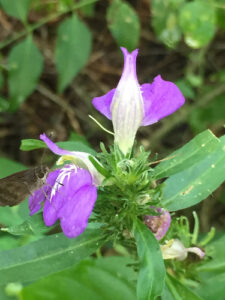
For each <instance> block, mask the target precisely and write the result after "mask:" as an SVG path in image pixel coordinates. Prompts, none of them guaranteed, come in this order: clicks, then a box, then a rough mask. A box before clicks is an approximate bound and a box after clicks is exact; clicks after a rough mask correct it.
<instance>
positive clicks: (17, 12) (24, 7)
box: [0, 0, 31, 22]
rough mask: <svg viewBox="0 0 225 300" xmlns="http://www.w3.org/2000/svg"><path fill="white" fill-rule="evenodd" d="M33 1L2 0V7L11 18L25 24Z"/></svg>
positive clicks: (0, 3) (0, 1) (0, 4)
mask: <svg viewBox="0 0 225 300" xmlns="http://www.w3.org/2000/svg"><path fill="white" fill-rule="evenodd" d="M30 2H31V0H0V6H2V8H3V10H4V11H5V12H6V13H7V14H8V15H10V16H12V17H15V18H17V19H20V20H21V21H23V22H25V21H26V18H27V13H28V10H29V7H30Z"/></svg>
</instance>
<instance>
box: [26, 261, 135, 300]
mask: <svg viewBox="0 0 225 300" xmlns="http://www.w3.org/2000/svg"><path fill="white" fill-rule="evenodd" d="M131 263H133V261H132V260H131V259H128V258H123V257H108V258H100V259H95V260H94V259H90V260H86V261H82V262H81V263H79V264H78V265H77V266H75V267H74V268H71V269H69V270H66V271H63V272H60V273H57V274H55V275H52V276H49V277H47V278H43V279H41V280H40V281H39V282H36V283H34V284H31V285H29V286H27V287H25V288H24V290H23V292H22V298H23V300H40V299H50V298H51V299H54V300H61V299H64V300H71V299H75V298H76V299H91V300H99V299H104V300H115V299H116V300H124V299H129V300H135V299H136V297H135V284H134V283H133V282H132V280H134V279H135V278H136V276H135V275H136V274H135V272H134V271H133V269H132V268H131V267H128V266H127V265H128V264H131ZM74 295H76V296H75V298H74Z"/></svg>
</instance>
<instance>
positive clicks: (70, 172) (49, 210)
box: [43, 165, 97, 237]
mask: <svg viewBox="0 0 225 300" xmlns="http://www.w3.org/2000/svg"><path fill="white" fill-rule="evenodd" d="M84 186H88V187H90V188H92V177H91V175H90V173H89V172H88V171H87V170H85V169H79V168H77V169H76V168H75V167H74V166H73V165H66V166H64V167H63V168H62V169H61V171H60V173H59V175H58V177H57V178H56V181H55V184H54V186H53V188H52V191H51V194H50V195H49V199H47V200H46V201H45V204H44V209H43V218H44V222H45V224H46V225H47V226H52V225H53V224H54V223H55V222H56V220H57V219H59V218H60V219H61V222H62V220H63V224H64V225H65V222H66V221H65V220H64V219H65V218H66V220H67V219H68V220H70V219H71V218H72V216H71V217H70V218H69V217H68V215H70V214H74V212H73V211H72V209H70V207H72V206H71V205H73V204H74V202H75V203H76V194H77V193H78V191H79V190H81V189H83V187H84ZM95 189H96V188H95ZM96 191H97V189H96ZM84 198H85V197H84ZM84 201H85V199H84ZM81 205H82V203H81ZM93 205H94V204H93ZM77 209H78V212H79V211H80V208H79V207H77ZM72 226H73V224H72V223H71V224H70V227H72ZM67 227H69V223H67ZM71 230H72V229H71ZM66 231H69V229H68V228H67V229H66ZM68 234H69V233H68ZM68 234H66V235H67V236H68ZM71 237H72V236H71ZM73 237H74V236H73Z"/></svg>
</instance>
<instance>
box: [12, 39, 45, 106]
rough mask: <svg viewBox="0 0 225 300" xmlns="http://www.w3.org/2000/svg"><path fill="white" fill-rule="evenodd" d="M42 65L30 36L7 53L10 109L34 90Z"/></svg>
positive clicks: (38, 52) (41, 59) (19, 103)
mask: <svg viewBox="0 0 225 300" xmlns="http://www.w3.org/2000/svg"><path fill="white" fill-rule="evenodd" d="M42 67H43V58H42V55H41V53H40V51H39V49H38V48H37V46H36V45H35V44H34V43H33V41H32V37H31V36H29V37H28V38H27V39H26V40H24V41H22V42H20V43H19V44H17V45H16V46H15V47H13V48H12V50H11V51H10V54H9V94H10V98H11V99H10V100H11V110H13V111H14V110H16V109H17V108H18V107H19V106H20V105H21V104H22V103H23V101H24V100H25V99H26V98H27V97H28V96H29V95H30V94H31V93H32V92H33V91H34V89H35V87H36V85H37V83H38V79H39V77H40V75H41V71H42Z"/></svg>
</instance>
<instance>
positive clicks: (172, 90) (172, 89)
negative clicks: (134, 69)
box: [141, 75, 185, 126]
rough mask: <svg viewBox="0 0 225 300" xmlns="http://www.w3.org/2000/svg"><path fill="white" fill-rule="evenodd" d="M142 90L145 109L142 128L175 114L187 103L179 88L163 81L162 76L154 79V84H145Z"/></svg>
mask: <svg viewBox="0 0 225 300" xmlns="http://www.w3.org/2000/svg"><path fill="white" fill-rule="evenodd" d="M141 90H142V97H143V101H144V108H145V117H144V119H143V121H142V126H147V125H150V124H153V123H156V122H158V121H159V120H160V119H162V118H164V117H166V116H168V115H170V114H172V113H173V112H175V111H176V110H177V109H179V108H180V107H181V106H182V105H183V104H184V102H185V99H184V96H183V95H182V93H181V91H180V90H179V89H178V87H177V86H176V85H175V84H174V83H172V82H170V81H165V80H163V79H162V78H161V76H160V75H158V76H156V77H155V78H154V81H153V83H152V84H149V83H146V84H143V85H142V86H141Z"/></svg>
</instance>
